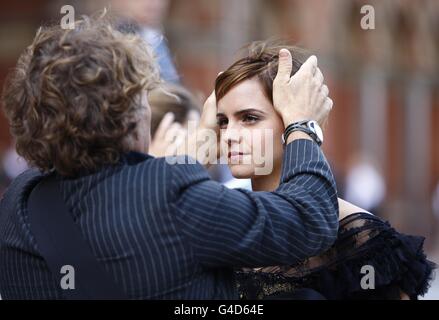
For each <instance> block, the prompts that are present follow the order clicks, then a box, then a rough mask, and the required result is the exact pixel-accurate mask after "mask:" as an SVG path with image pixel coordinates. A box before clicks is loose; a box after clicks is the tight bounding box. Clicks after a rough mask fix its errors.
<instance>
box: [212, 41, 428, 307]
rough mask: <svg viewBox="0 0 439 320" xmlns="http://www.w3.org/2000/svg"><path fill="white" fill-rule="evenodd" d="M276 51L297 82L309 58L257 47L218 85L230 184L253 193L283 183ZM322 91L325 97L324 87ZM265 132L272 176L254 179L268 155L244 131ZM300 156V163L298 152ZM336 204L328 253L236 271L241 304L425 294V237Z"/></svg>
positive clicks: (296, 51) (297, 51)
mask: <svg viewBox="0 0 439 320" xmlns="http://www.w3.org/2000/svg"><path fill="white" fill-rule="evenodd" d="M280 48H288V49H289V51H290V54H291V55H292V57H293V69H292V75H294V74H295V73H296V72H297V70H299V68H300V66H301V65H302V64H303V63H304V62H305V60H306V58H307V57H308V56H309V54H307V53H306V51H304V50H303V49H301V48H297V47H293V46H287V45H285V44H284V43H276V42H254V43H252V44H251V45H250V46H249V47H248V51H247V52H246V54H245V56H244V57H243V58H242V59H239V60H237V61H236V62H234V63H233V64H232V65H231V66H230V67H229V68H227V69H226V70H225V71H224V72H223V73H221V74H220V75H219V76H218V77H217V78H216V82H215V93H216V98H217V107H218V114H217V119H218V125H219V128H220V139H221V142H222V144H223V146H224V149H221V151H222V152H223V154H225V155H226V156H227V158H228V161H229V167H230V169H231V172H232V174H233V175H234V176H235V177H237V178H250V179H251V182H252V190H253V191H259V192H267V191H273V190H275V189H276V188H277V187H278V185H279V183H280V181H281V168H282V164H283V153H284V150H285V149H284V148H285V146H284V145H283V143H282V134H283V124H282V118H281V116H280V115H279V114H278V113H277V112H276V111H275V109H274V108H273V98H272V97H273V85H272V83H273V82H272V80H273V78H274V77H275V75H276V70H277V66H278V59H279V56H278V52H279V49H280ZM322 90H324V91H328V88H327V87H323V88H322ZM267 129H268V130H272V132H273V150H274V151H273V159H269V160H268V161H273V163H272V165H273V170H272V173H270V174H269V175H262V174H256V173H255V172H256V168H258V167H261V166H264V165H266V163H256V160H255V159H256V156H257V155H259V154H261V153H262V154H266V153H267V150H266V148H265V147H264V142H261V143H260V144H258V143H256V142H254V141H253V140H252V139H251V138H249V135H246V134H244V132H245V131H246V130H249V131H250V132H252V134H253V135H252V136H255V135H256V133H257V132H261V135H263V132H264V130H267ZM238 151H240V153H239V156H238V155H237V152H238ZM301 153H302V152H301ZM297 156H298V157H301V155H300V153H299V154H298V155H297ZM244 157H247V160H248V162H247V163H244V161H243V160H244ZM249 159H250V160H249ZM356 178H357V179H361V178H363V176H362V175H359V176H357V177H356ZM361 182H362V181H357V183H361ZM367 182H368V180H366V181H364V183H366V184H367ZM373 186H374V185H373V184H372V186H367V187H373ZM338 201H339V209H340V214H339V219H340V222H339V232H338V238H337V240H336V242H335V244H334V245H333V246H332V247H331V248H330V249H329V250H328V251H326V252H324V253H322V254H320V255H318V256H315V257H312V258H309V259H306V260H303V261H301V262H300V263H298V264H297V265H290V266H288V265H284V266H273V267H268V268H257V269H253V270H252V269H248V270H244V271H241V272H237V277H238V279H239V281H238V283H239V290H240V293H241V297H243V298H245V299H261V298H264V299H279V298H285V299H289V298H293V297H294V293H295V292H296V291H297V290H299V289H300V288H303V287H306V288H312V289H314V290H316V291H317V292H320V293H321V294H323V296H324V297H325V298H327V299H331V300H332V299H337V300H339V299H417V298H418V296H420V295H424V294H425V293H426V292H427V290H428V287H429V283H430V281H431V277H432V274H433V268H434V267H435V265H434V264H433V263H432V262H430V261H428V260H427V259H426V256H425V254H424V251H423V242H424V238H423V237H417V236H411V235H405V234H402V233H399V232H397V231H396V230H394V229H393V228H392V227H391V226H390V224H389V223H388V222H386V221H384V220H382V219H380V218H378V217H375V216H374V215H372V214H371V213H370V212H368V211H367V210H365V209H364V208H360V207H358V206H356V205H354V204H352V203H349V202H347V201H344V200H343V199H338ZM363 266H372V267H373V268H374V288H373V290H372V289H369V290H367V289H366V290H365V289H364V288H362V287H361V281H360V280H361V276H362V274H363V272H362V267H363Z"/></svg>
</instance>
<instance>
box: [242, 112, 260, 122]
mask: <svg viewBox="0 0 439 320" xmlns="http://www.w3.org/2000/svg"><path fill="white" fill-rule="evenodd" d="M242 120H243V121H244V122H245V123H255V122H256V121H258V120H259V118H258V117H256V116H254V115H251V114H247V115H245V116H244V117H243V119H242Z"/></svg>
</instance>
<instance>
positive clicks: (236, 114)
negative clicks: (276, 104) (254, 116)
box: [216, 108, 265, 117]
mask: <svg viewBox="0 0 439 320" xmlns="http://www.w3.org/2000/svg"><path fill="white" fill-rule="evenodd" d="M247 112H256V113H260V114H262V115H265V111H263V110H259V109H255V108H246V109H241V110H238V111H236V112H235V113H234V114H233V115H234V116H240V115H242V114H243V113H247ZM216 116H217V117H227V116H226V115H225V114H224V113H222V112H218V113H217V114H216Z"/></svg>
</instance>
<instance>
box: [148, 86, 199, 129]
mask: <svg viewBox="0 0 439 320" xmlns="http://www.w3.org/2000/svg"><path fill="white" fill-rule="evenodd" d="M148 102H149V104H150V106H151V114H152V117H151V135H152V136H154V134H155V132H156V131H157V128H158V126H159V124H160V121H161V120H162V118H163V117H164V115H165V114H166V113H168V112H172V113H173V114H174V121H176V122H178V123H181V124H183V123H185V121H187V117H188V115H189V112H190V111H191V110H193V111H196V112H198V113H200V112H201V104H200V102H199V101H198V100H197V99H196V98H195V97H194V96H193V95H192V94H191V93H190V92H189V91H188V90H186V89H185V88H184V87H182V86H179V85H175V84H163V85H162V86H160V87H159V88H157V89H155V90H152V91H150V92H149V94H148Z"/></svg>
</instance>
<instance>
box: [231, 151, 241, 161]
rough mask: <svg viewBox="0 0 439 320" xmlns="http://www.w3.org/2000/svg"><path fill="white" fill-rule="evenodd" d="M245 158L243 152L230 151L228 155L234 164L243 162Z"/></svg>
mask: <svg viewBox="0 0 439 320" xmlns="http://www.w3.org/2000/svg"><path fill="white" fill-rule="evenodd" d="M243 157H244V153H242V152H236V151H230V152H229V154H228V158H229V159H230V160H231V161H232V162H237V161H239V160H241V159H242V158H243Z"/></svg>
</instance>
